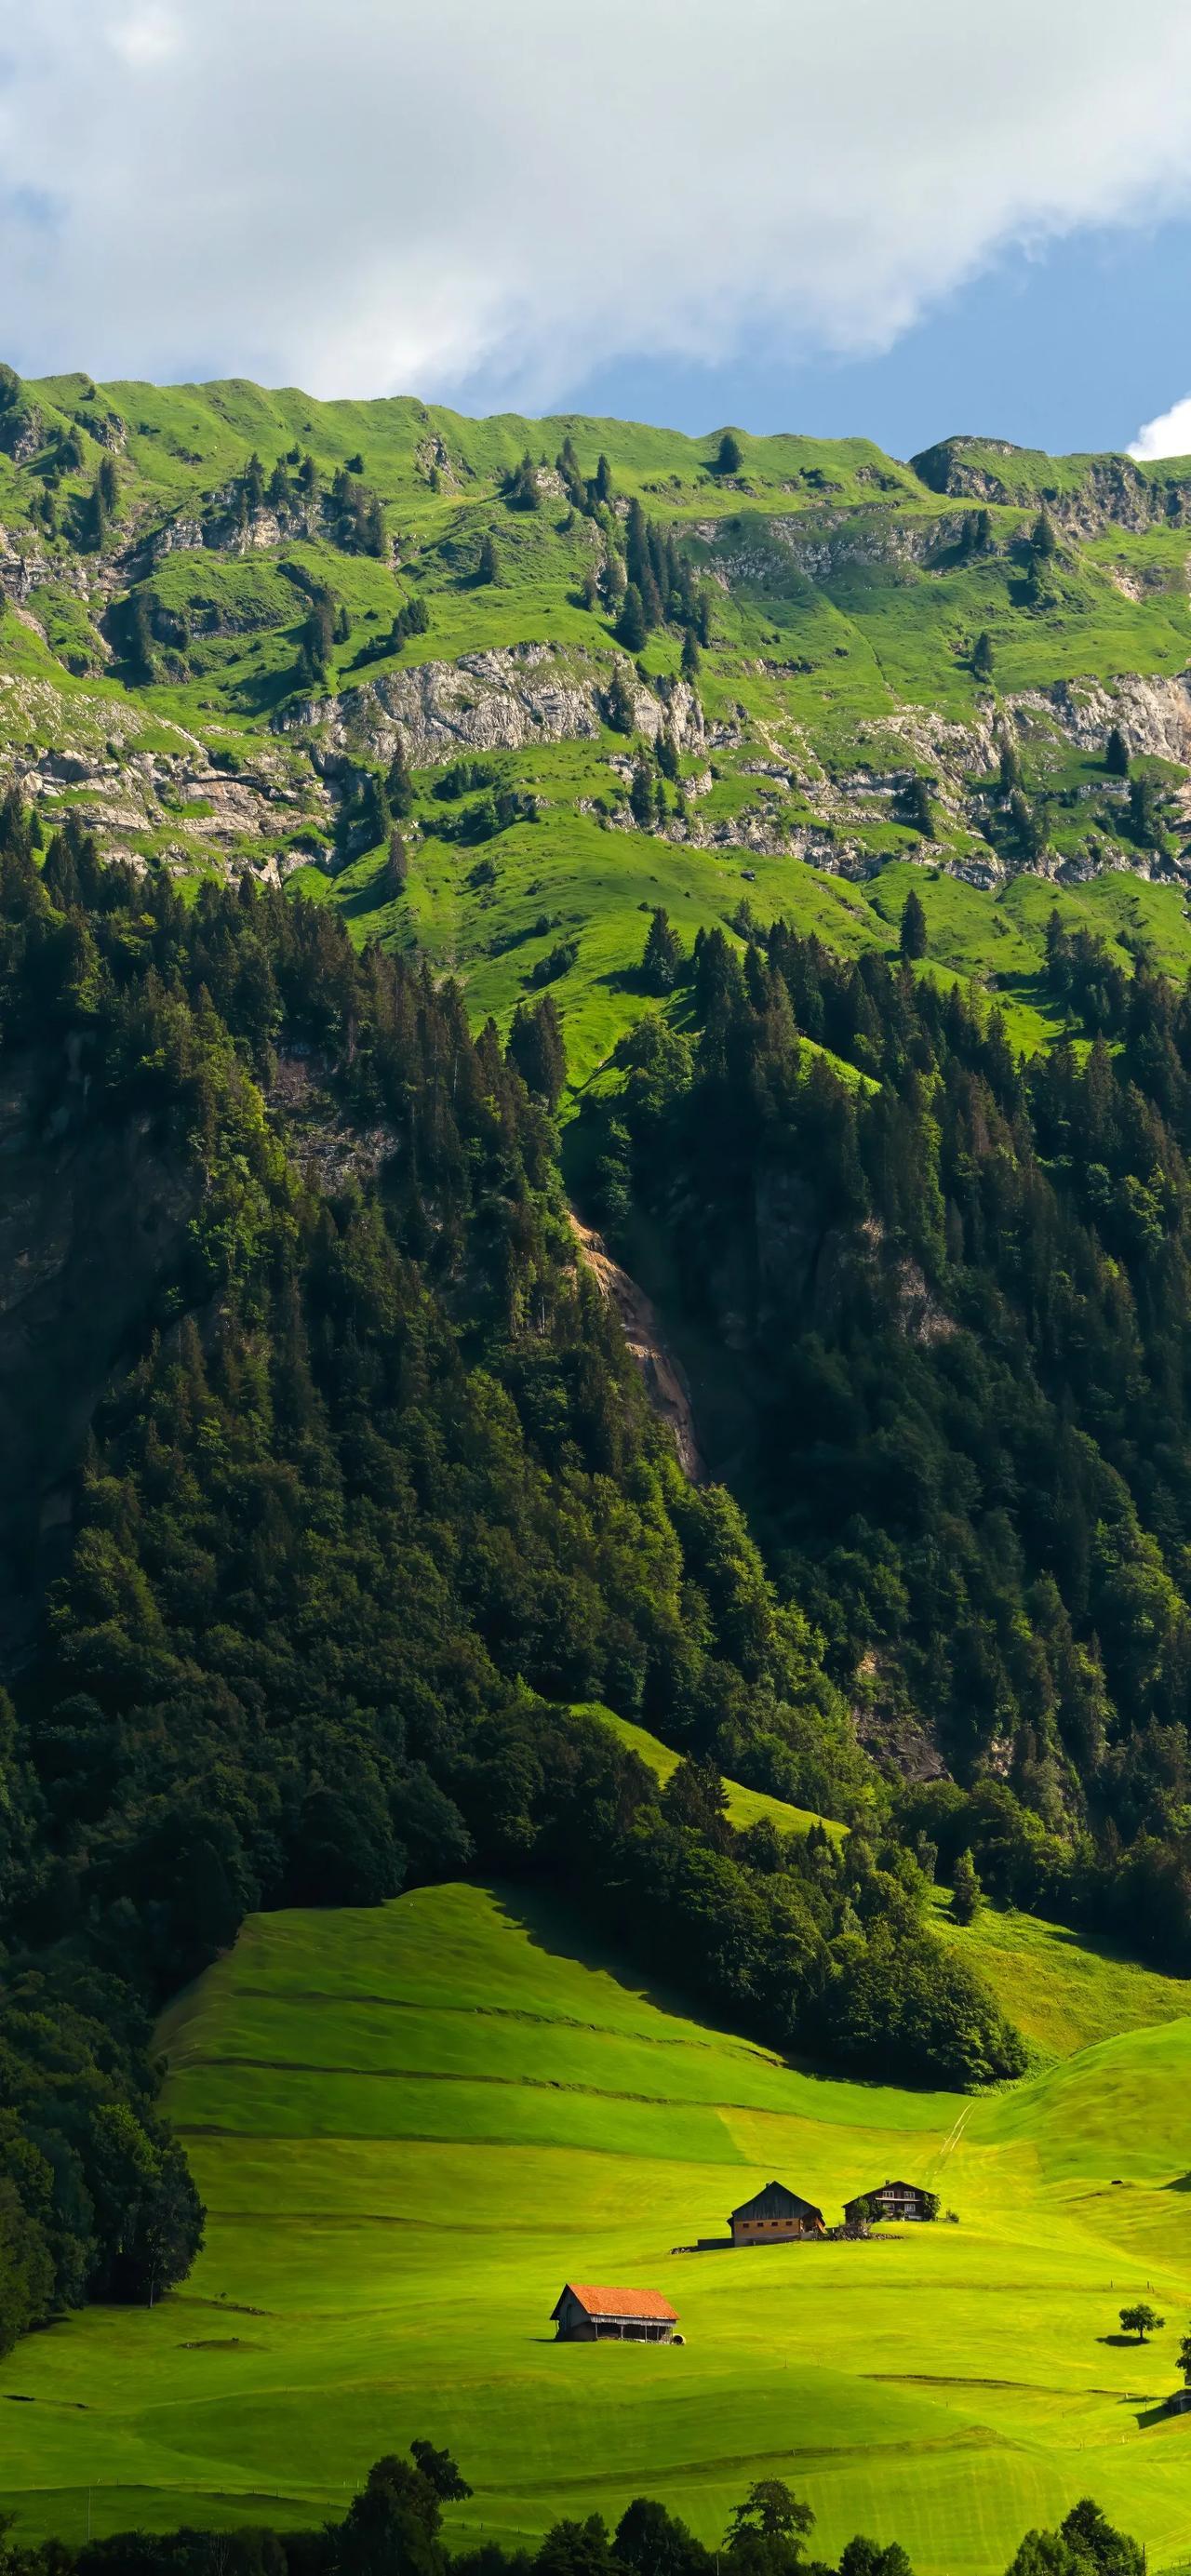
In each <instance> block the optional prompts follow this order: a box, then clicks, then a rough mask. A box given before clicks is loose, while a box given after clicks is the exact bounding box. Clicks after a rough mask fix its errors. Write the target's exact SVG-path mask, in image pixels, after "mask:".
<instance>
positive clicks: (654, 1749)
mask: <svg viewBox="0 0 1191 2576" xmlns="http://www.w3.org/2000/svg"><path fill="white" fill-rule="evenodd" d="M578 1713H579V1714H580V1715H581V1716H583V1717H598V1718H599V1720H600V1722H601V1724H602V1725H604V1726H610V1727H611V1729H612V1731H613V1734H614V1735H618V1736H619V1737H620V1741H621V1743H622V1744H627V1745H628V1748H629V1751H630V1752H631V1753H638V1754H640V1757H641V1760H642V1761H643V1762H645V1763H648V1765H649V1768H650V1770H651V1771H652V1772H653V1773H654V1774H655V1776H656V1778H657V1779H659V1780H662V1781H666V1780H668V1779H669V1777H670V1774H671V1772H672V1771H675V1770H677V1768H678V1761H679V1756H678V1754H677V1753H675V1752H673V1751H672V1750H671V1748H670V1746H669V1745H668V1744H663V1743H662V1741H661V1738H660V1736H657V1735H651V1734H650V1732H649V1729H648V1727H644V1726H635V1725H634V1723H633V1720H632V1718H631V1717H618V1716H617V1714H616V1712H615V1710H614V1709H611V1708H603V1707H601V1706H599V1705H598V1704H597V1703H596V1702H595V1701H588V1702H586V1703H585V1704H583V1705H582V1706H581V1707H580V1708H579V1711H578ZM724 1787H725V1789H726V1791H727V1795H728V1820H729V1822H730V1823H731V1824H733V1825H736V1826H737V1827H738V1828H740V1829H743V1827H744V1826H745V1825H755V1824H758V1823H759V1822H760V1820H761V1818H762V1817H764V1818H765V1820H766V1821H767V1823H769V1824H771V1825H776V1826H777V1829H778V1832H779V1833H780V1834H804V1833H805V1832H806V1830H807V1827H808V1826H809V1825H826V1828H827V1831H828V1833H829V1834H836V1835H838V1834H842V1833H843V1832H844V1830H845V1828H844V1827H843V1826H842V1825H838V1824H835V1823H834V1822H833V1821H832V1820H831V1819H830V1818H829V1817H825V1816H813V1815H812V1814H811V1813H810V1810H809V1808H806V1807H792V1806H790V1805H789V1803H788V1801H787V1800H786V1799H785V1798H771V1797H770V1796H769V1794H768V1792H767V1791H766V1790H764V1789H746V1788H745V1786H744V1784H743V1782H742V1781H740V1780H725V1782H724Z"/></svg>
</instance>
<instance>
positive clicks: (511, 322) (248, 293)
mask: <svg viewBox="0 0 1191 2576" xmlns="http://www.w3.org/2000/svg"><path fill="white" fill-rule="evenodd" d="M1188 202H1191V11H1189V10H1188V9H1187V7H1186V5H1185V0H1133V6H1132V8H1131V10H1130V13H1129V26H1128V42H1127V44H1125V43H1123V42H1122V40H1121V25H1120V17H1119V11H1118V9H1117V7H1116V6H1115V0H1112V5H1110V0H1002V5H1001V7H1000V9H999V10H998V12H997V14H996V19H995V24H994V22H992V21H990V20H989V19H988V17H987V13H978V12H975V11H973V10H965V9H962V8H961V9H957V8H956V6H955V0H731V6H729V5H726V0H716V5H714V6H713V5H711V0H644V5H642V0H601V6H600V7H599V8H591V7H587V8H582V7H577V8H562V9H560V8H559V7H558V5H557V0H502V5H501V6H500V8H494V7H492V6H491V5H486V4H485V0H434V5H433V7H427V6H426V5H425V0H418V5H417V6H414V5H413V0H336V5H335V6H334V7H329V6H328V5H327V0H284V4H283V0H125V5H120V6H116V7H114V8H113V7H111V6H105V5H104V0H56V5H55V7H54V9H53V11H52V12H51V11H49V10H44V9H43V10H38V9H34V8H31V7H30V6H29V5H28V0H0V353H2V354H4V355H6V356H8V357H9V358H11V360H12V361H13V363H15V364H16V365H18V366H19V367H21V368H22V369H23V370H24V371H25V372H26V373H36V372H42V371H47V370H51V369H53V368H55V367H65V366H85V367H89V368H90V369H91V371H92V372H93V373H94V374H95V375H97V376H107V377H112V376H126V375H144V376H156V377H176V376H179V375H188V376H190V375H195V374H199V373H206V374H215V373H218V374H242V375H252V376H256V377H259V378H262V379H264V380H265V381H266V382H271V383H274V384H276V383H286V382H290V383H292V382H299V383H301V384H303V385H305V386H306V387H308V388H309V389H310V390H311V391H313V392H315V393H325V394H329V393H337V394H344V393H354V394H366V393H377V392H384V391H397V390H400V391H416V392H421V393H425V394H431V393H435V394H439V395H447V396H452V395H453V396H456V397H459V396H464V397H466V395H467V393H468V391H469V389H471V390H472V391H474V390H475V389H477V388H482V391H483V395H484V398H485V399H486V400H488V401H491V400H492V399H493V397H494V395H496V394H498V393H502V394H503V395H504V397H505V398H506V399H507V400H509V401H510V402H513V401H516V402H518V403H525V404H532V405H543V404H545V403H548V402H553V401H559V400H563V399H565V397H566V395H567V392H568V390H569V389H570V388H572V387H574V386H575V385H577V384H578V383H579V382H581V380H582V378H583V377H584V376H585V375H587V374H588V373H589V372H590V371H591V370H592V369H593V368H595V367H597V366H599V365H602V364H604V363H606V362H608V361H609V360H612V359H614V358H616V357H619V356H626V355H630V354H634V353H639V352H642V351H648V352H650V353H651V354H652V355H655V356H656V355H659V354H661V355H666V354H673V355H681V356H683V357H686V358H695V359H700V358H702V359H707V360H715V361H721V362H722V361H724V360H725V359H730V358H731V357H732V355H733V353H734V352H735V351H736V350H737V349H738V348H740V347H742V346H744V345H746V344H747V345H749V346H750V347H751V348H752V350H753V351H754V352H755V351H756V349H757V348H758V346H759V345H760V346H766V345H768V346H769V347H770V348H771V349H775V350H781V351H782V352H784V353H786V354H790V353H797V351H798V350H800V349H807V350H810V349H814V350H816V351H822V350H824V349H827V350H831V351H838V352H840V353H856V352H866V351H876V350H880V349H882V348H884V347H887V346H889V345H890V344H891V342H892V341H893V340H894V339H895V338H896V337H897V336H898V334H899V333H901V332H902V331H904V330H905V329H906V328H907V327H908V325H909V324H910V323H912V322H913V321H914V320H915V319H916V317H917V316H918V315H919V314H920V313H921V312H923V311H924V310H925V309H926V308H927V307H928V306H929V305H930V304H932V303H933V302H935V301H937V300H938V299H939V298H940V297H943V296H945V295H947V294H948V293H949V292H950V291H952V290H953V289H955V288H956V287H958V286H959V285H961V284H962V283H963V282H964V280H965V279H967V278H968V277H970V276H971V275H972V274H973V273H974V272H975V271H976V270H978V269H979V268H980V267H981V266H982V265H983V264H985V263H987V262H988V261H989V260H990V259H991V258H992V257H994V256H995V255H996V253H997V252H998V250H1000V249H1003V248H1005V247H1006V246H1008V245H1009V244H1011V243H1016V244H1020V243H1022V242H1025V243H1027V244H1029V243H1031V242H1037V243H1039V244H1041V243H1043V242H1045V241H1046V240H1047V239H1050V238H1053V237H1055V236H1057V235H1059V234H1062V233H1065V232H1069V231H1071V230H1073V229H1075V228H1076V227H1079V226H1082V225H1101V224H1105V223H1110V222H1134V221H1146V220H1151V219H1155V218H1158V217H1161V216H1163V215H1166V214H1168V213H1171V212H1173V211H1176V210H1178V209H1180V208H1182V207H1185V206H1186V205H1187V204H1188ZM1159 427H1160V424H1153V425H1152V428H1153V429H1154V430H1155V431H1156V430H1157V429H1158V428H1159ZM1150 434H1151V433H1150V432H1148V431H1147V432H1144V433H1142V435H1143V437H1148V436H1149V435H1150Z"/></svg>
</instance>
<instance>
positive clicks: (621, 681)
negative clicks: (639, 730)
mask: <svg viewBox="0 0 1191 2576" xmlns="http://www.w3.org/2000/svg"><path fill="white" fill-rule="evenodd" d="M604 714H605V717H606V719H607V722H608V724H609V725H610V726H611V729H612V731H613V733H631V732H632V730H633V726H634V725H635V723H636V721H637V711H636V708H635V707H634V705H633V693H632V690H631V689H630V687H629V684H628V681H627V680H626V678H625V674H624V665H623V663H622V662H617V663H616V664H615V665H614V667H613V672H612V677H611V680H610V681H609V683H608V692H607V696H606V697H605V700H604Z"/></svg>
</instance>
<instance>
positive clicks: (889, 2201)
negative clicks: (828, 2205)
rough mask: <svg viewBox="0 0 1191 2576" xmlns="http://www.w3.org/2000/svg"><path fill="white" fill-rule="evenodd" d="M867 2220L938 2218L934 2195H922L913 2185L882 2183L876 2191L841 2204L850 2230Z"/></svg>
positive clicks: (920, 2190) (927, 2192) (918, 2186)
mask: <svg viewBox="0 0 1191 2576" xmlns="http://www.w3.org/2000/svg"><path fill="white" fill-rule="evenodd" d="M866 2215H867V2216H868V2217H870V2218H874V2219H877V2218H919V2219H926V2218H937V2217H938V2215H939V2204H938V2201H937V2199H936V2197H935V2194H934V2192H933V2191H924V2190H923V2189H922V2186H921V2184H920V2183H916V2182H883V2183H881V2184H880V2185H879V2186H878V2188H877V2190H876V2191H861V2192H857V2194H856V2198H855V2199H854V2200H846V2201H845V2202H844V2216H845V2218H846V2219H847V2220H848V2223H849V2225H850V2226H854V2225H855V2224H856V2221H857V2220H858V2219H860V2218H863V2217H864V2216H866Z"/></svg>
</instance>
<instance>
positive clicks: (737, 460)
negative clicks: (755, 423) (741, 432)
mask: <svg viewBox="0 0 1191 2576" xmlns="http://www.w3.org/2000/svg"><path fill="white" fill-rule="evenodd" d="M743 463H744V457H743V455H742V453H741V447H740V440H739V439H738V438H737V437H736V436H735V435H734V433H733V431H732V430H730V429H726V430H725V431H724V434H723V437H722V438H721V440H720V443H719V446H718V448H717V449H716V455H715V463H714V465H713V467H712V472H713V474H739V472H740V469H741V466H742V465H743Z"/></svg>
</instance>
